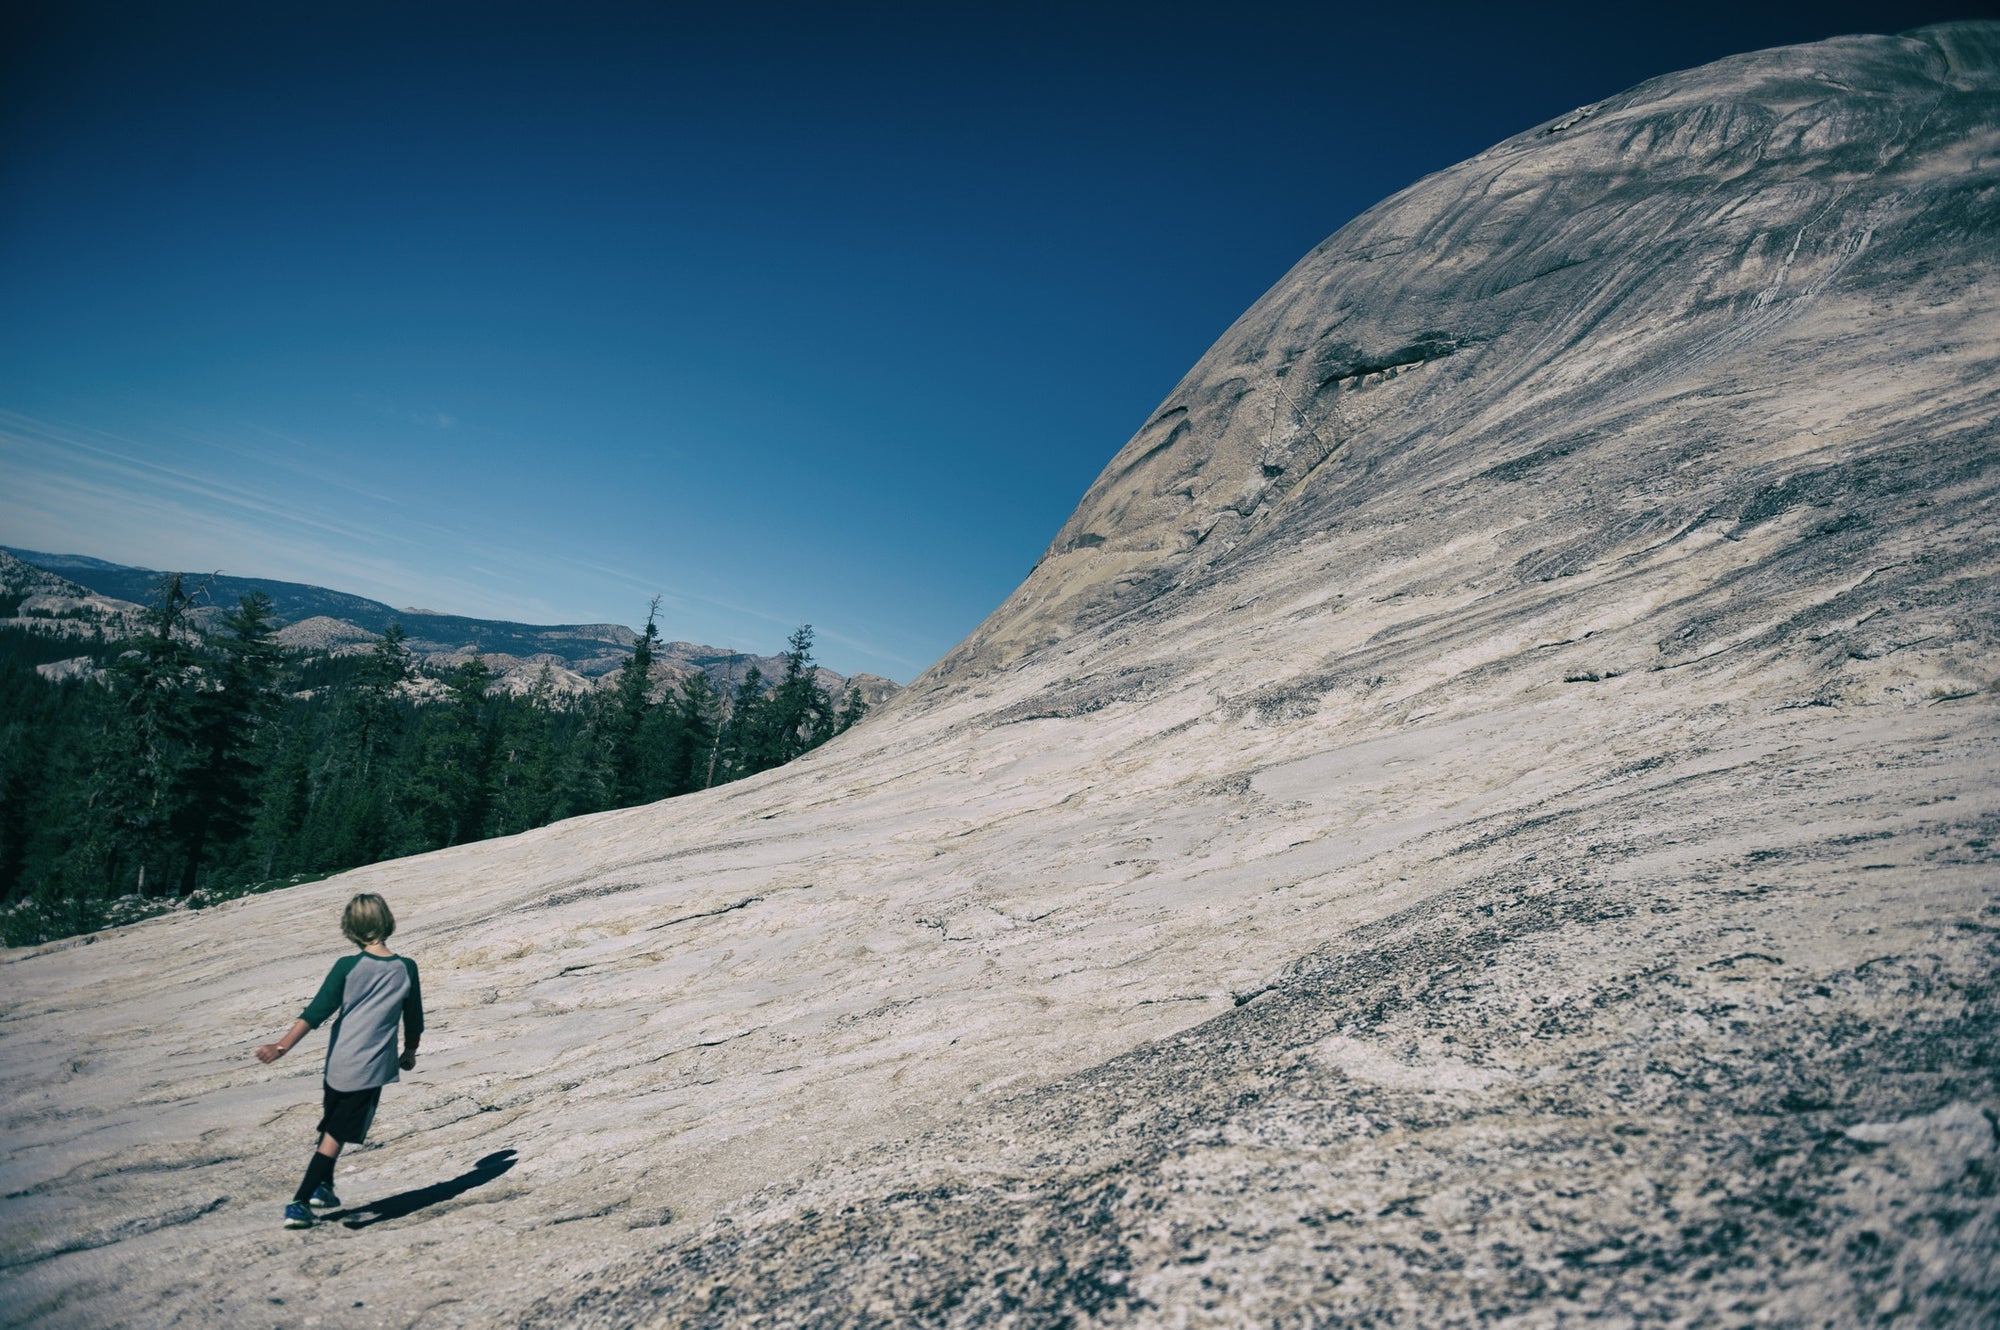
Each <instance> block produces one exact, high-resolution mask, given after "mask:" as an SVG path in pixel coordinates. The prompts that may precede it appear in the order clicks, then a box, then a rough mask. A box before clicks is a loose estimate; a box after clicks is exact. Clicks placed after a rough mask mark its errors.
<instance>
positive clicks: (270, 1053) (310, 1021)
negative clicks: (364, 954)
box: [257, 956, 354, 1062]
mask: <svg viewBox="0 0 2000 1330" xmlns="http://www.w3.org/2000/svg"><path fill="white" fill-rule="evenodd" d="M353 968H354V957H352V956H344V957H342V958H341V959H339V960H337V961H335V962H334V963H333V968H332V969H331V970H328V971H327V972H326V978H325V979H323V980H322V981H320V986H319V992H317V993H315V994H313V1000H312V1001H311V1002H308V1003H307V1004H306V1009H305V1010H304V1011H302V1012H300V1013H299V1018H298V1019H297V1020H295V1021H293V1022H292V1028H291V1029H289V1030H287V1031H285V1034H284V1037H283V1038H281V1039H280V1040H278V1042H277V1043H275V1044H265V1045H264V1046H263V1047H262V1048H260V1049H258V1050H257V1060H258V1061H259V1062H276V1061H277V1060H278V1059H279V1058H281V1057H283V1056H285V1054H287V1053H289V1052H291V1051H292V1045H293V1044H296V1043H298V1042H299V1040H301V1039H303V1038H305V1037H306V1031H308V1030H317V1029H318V1028H319V1025H320V1022H321V1021H323V1020H325V1019H326V1018H327V1017H329V1016H331V1015H333V1013H335V1012H336V1011H339V1010H340V995H341V991H342V990H343V989H345V988H346V987H347V972H348V971H349V970H352V969H353Z"/></svg>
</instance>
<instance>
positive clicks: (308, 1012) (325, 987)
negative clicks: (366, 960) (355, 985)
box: [299, 956, 361, 1030]
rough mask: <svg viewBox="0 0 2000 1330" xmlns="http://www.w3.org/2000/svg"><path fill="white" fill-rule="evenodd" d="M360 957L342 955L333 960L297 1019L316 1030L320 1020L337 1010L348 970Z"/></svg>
mask: <svg viewBox="0 0 2000 1330" xmlns="http://www.w3.org/2000/svg"><path fill="white" fill-rule="evenodd" d="M360 959H361V958H360V957H359V956H342V957H341V958H340V959H339V960H337V961H335V962H334V963H333V968H332V969H331V970H328V971H327V972H326V981H325V982H324V983H322V984H321V985H320V986H319V992H317V993H315V994H313V1000H312V1001H311V1002H308V1003H307V1004H306V1009H305V1010H304V1011H302V1012H300V1013H299V1019H300V1020H302V1021H304V1022H305V1023H306V1024H307V1025H310V1026H312V1028H313V1029H315V1030H317V1029H319V1025H320V1022H321V1021H323V1020H325V1019H326V1018H327V1017H329V1016H331V1015H333V1013H335V1012H336V1011H339V1010H340V1001H341V999H342V998H343V997H345V996H346V994H347V974H348V971H350V970H352V969H353V968H354V966H355V963H356V962H357V961H359V960H360Z"/></svg>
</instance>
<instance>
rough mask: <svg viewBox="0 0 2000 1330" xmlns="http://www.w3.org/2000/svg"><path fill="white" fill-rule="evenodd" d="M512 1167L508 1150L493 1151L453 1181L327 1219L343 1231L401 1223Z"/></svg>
mask: <svg viewBox="0 0 2000 1330" xmlns="http://www.w3.org/2000/svg"><path fill="white" fill-rule="evenodd" d="M512 1167H514V1152H513V1151H512V1150H495V1151H494V1152H493V1153H492V1154H490V1155H487V1156H486V1157H485V1158H484V1159H481V1160H480V1161H479V1162H478V1163H476V1164H474V1165H473V1166H472V1168H471V1169H470V1170H469V1171H467V1172H464V1173H461V1174H459V1175H458V1176H457V1177H455V1178H450V1179H447V1180H446V1181H444V1182H433V1183H432V1184H431V1185H430V1186H428V1187H418V1188H417V1189H416V1190H414V1191H399V1192H397V1193H396V1194H395V1195H394V1196H385V1197H383V1198H382V1199H381V1200H379V1201H373V1202H370V1203H369V1204H367V1205H353V1206H349V1207H348V1208H347V1209H345V1210H336V1211H334V1212H333V1213H332V1214H330V1215H328V1216H327V1218H328V1219H338V1220H339V1221H340V1222H341V1224H342V1226H343V1227H346V1228H367V1227H368V1226H369V1225H370V1224H379V1223H382V1222H383V1221H384V1220H389V1219H401V1218H403V1217H404V1216H406V1215H413V1214H415V1213H416V1212H417V1211H419V1210H421V1209H423V1208H424V1207H425V1206H428V1205H436V1204H437V1203H438V1202H440V1201H448V1200H450V1199H451V1198H452V1197H454V1196H463V1195H464V1194H465V1193H466V1192H469V1191H471V1190H472V1189H473V1188H474V1187H483V1186H485V1185H486V1184H487V1183H489V1182H491V1181H493V1179H495V1178H497V1177H499V1176H500V1175H501V1174H502V1173H505V1172H506V1171H507V1170H508V1169H510V1168H512Z"/></svg>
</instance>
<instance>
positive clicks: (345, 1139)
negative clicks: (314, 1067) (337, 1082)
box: [319, 1081, 382, 1145]
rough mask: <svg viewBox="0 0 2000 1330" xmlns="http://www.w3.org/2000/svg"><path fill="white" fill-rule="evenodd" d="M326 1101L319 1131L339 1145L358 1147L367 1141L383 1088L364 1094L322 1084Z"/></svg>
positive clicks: (366, 1091) (379, 1087) (370, 1088)
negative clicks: (369, 1125)
mask: <svg viewBox="0 0 2000 1330" xmlns="http://www.w3.org/2000/svg"><path fill="white" fill-rule="evenodd" d="M320 1086H321V1088H322V1089H323V1090H325V1092H326V1097H325V1099H324V1100H323V1102H322V1107H321V1109H320V1119H319V1130H320V1131H322V1132H325V1133H326V1134H327V1135H328V1136H331V1137H333V1139H334V1140H336V1141H339V1142H340V1143H341V1144H342V1145H359V1144H361V1142H362V1141H364V1140H366V1139H367V1138H368V1124H369V1123H371V1122H373V1121H374V1120H375V1105H377V1104H379V1103H381V1102H382V1087H381V1086H379V1085H372V1086H370V1087H368V1088H367V1089H366V1090H336V1089H334V1088H333V1087H332V1086H331V1085H328V1084H326V1083H325V1082H324V1081H322V1082H320Z"/></svg>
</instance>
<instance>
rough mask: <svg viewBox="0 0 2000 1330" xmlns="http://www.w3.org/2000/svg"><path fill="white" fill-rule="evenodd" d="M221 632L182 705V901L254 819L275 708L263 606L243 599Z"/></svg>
mask: <svg viewBox="0 0 2000 1330" xmlns="http://www.w3.org/2000/svg"><path fill="white" fill-rule="evenodd" d="M222 626H223V628H224V630H225V632H226V635H219V636H217V637H214V638H211V640H210V644H209V647H210V649H209V651H208V652H207V653H206V659H205V661H204V662H203V664H204V666H205V669H204V671H203V675H202V676H201V677H199V678H197V679H195V680H193V681H192V683H193V689H192V693H191V695H190V697H189V698H188V710H189V722H190V724H189V749H190V752H189V761H188V765H187V771H186V773H185V777H184V780H183V791H182V796H181V798H180V799H179V800H177V808H176V816H175V832H176V834H177V836H178V839H179V841H180V845H181V855H182V863H181V884H180V892H181V895H183V896H185V895H188V894H189V893H191V892H192V891H193V890H194V889H195V884H196V881H197V880H198V877H199V875H200V872H201V868H202V864H203V862H204V860H205V858H206V857H207V855H208V853H209V852H210V850H211V848H212V846H214V847H220V848H225V849H226V848H228V847H229V846H232V845H234V844H235V843H236V842H237V841H239V840H241V839H242V838H243V837H244V835H245V834H246V833H248V831H249V830H250V827H251V825H252V823H253V821H254V820H255V816H256V808H255V801H256V796H257V789H258V781H259V776H260V775H261V773H260V772H259V770H258V763H257V755H258V747H259V741H260V740H261V738H262V737H263V736H262V732H263V728H264V726H265V725H266V724H267V723H268V722H269V721H270V718H271V715H272V710H273V707H274V705H275V701H276V699H275V698H274V697H273V695H272V691H271V690H272V685H273V682H274V681H275V680H276V678H277V675H278V666H279V664H280V661H281V651H280V648H279V646H278V643H277V639H276V637H275V636H274V635H273V632H272V624H271V602H270V600H269V599H268V598H267V597H266V596H264V595H263V594H262V593H261V592H256V591H252V592H250V593H248V594H247V595H245V596H243V597H242V598H241V599H240V600H239V601H238V602H237V606H236V608H235V609H234V610H231V611H230V612H229V613H227V614H225V615H224V616H223V619H222Z"/></svg>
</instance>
